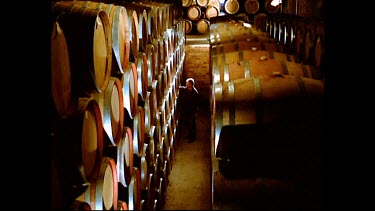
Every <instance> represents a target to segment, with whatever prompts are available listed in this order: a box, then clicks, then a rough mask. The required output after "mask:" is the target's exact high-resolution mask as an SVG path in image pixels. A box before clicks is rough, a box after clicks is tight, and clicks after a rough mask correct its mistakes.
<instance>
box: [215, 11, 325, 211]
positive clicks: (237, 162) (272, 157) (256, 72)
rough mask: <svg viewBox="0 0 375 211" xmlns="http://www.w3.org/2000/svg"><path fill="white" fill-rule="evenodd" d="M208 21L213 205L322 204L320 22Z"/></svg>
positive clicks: (275, 206)
mask: <svg viewBox="0 0 375 211" xmlns="http://www.w3.org/2000/svg"><path fill="white" fill-rule="evenodd" d="M261 21H262V23H263V24H264V26H263V27H262V29H263V30H262V29H260V28H258V27H256V26H259V25H260V24H259V23H254V24H250V23H247V22H245V21H243V20H241V19H236V18H228V19H226V20H223V19H220V20H219V19H218V21H215V20H212V21H211V26H210V38H209V39H210V48H211V49H210V54H211V70H212V92H211V94H212V100H211V102H210V108H211V110H210V111H211V120H212V126H211V155H212V156H211V161H212V166H211V167H212V171H211V172H212V175H211V176H212V177H211V178H212V179H211V181H212V204H213V209H215V210H216V209H250V210H259V209H261V210H265V209H266V210H283V209H285V210H306V209H308V210H321V209H322V206H323V201H322V194H323V188H322V184H323V165H322V161H323V145H324V143H323V134H322V130H323V121H322V120H323V108H324V107H323V105H324V102H323V100H324V90H325V89H324V68H323V67H324V65H323V61H324V54H323V53H324V45H323V38H324V30H323V29H324V27H323V25H324V24H322V23H320V22H319V23H317V22H314V21H310V20H306V19H302V18H297V17H294V16H288V17H287V16H286V15H279V14H275V15H267V17H265V19H263V20H261Z"/></svg>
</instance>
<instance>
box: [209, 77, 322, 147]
mask: <svg viewBox="0 0 375 211" xmlns="http://www.w3.org/2000/svg"><path fill="white" fill-rule="evenodd" d="M214 93H215V95H214V98H215V99H214V105H213V107H214V108H215V109H214V111H213V112H214V114H213V116H214V117H213V118H214V122H215V124H214V125H213V127H215V133H214V136H215V150H216V147H217V143H218V141H219V137H220V132H221V129H222V127H223V126H226V125H241V124H266V123H270V122H276V121H284V122H285V121H286V122H287V120H290V121H292V120H294V118H297V117H298V115H299V117H300V120H303V118H302V116H304V117H306V119H307V118H309V117H311V116H310V115H312V116H313V115H315V113H314V112H315V111H316V112H320V110H318V109H319V108H320V106H316V105H320V103H321V102H322V97H323V95H324V82H323V81H322V80H317V79H311V78H304V77H296V76H289V75H284V76H282V77H279V76H267V77H250V78H242V79H237V80H231V81H227V82H223V83H216V84H214ZM296 114H298V115H296ZM317 116H318V115H317ZM301 124H303V123H301ZM215 153H216V151H215Z"/></svg>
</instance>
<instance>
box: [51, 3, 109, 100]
mask: <svg viewBox="0 0 375 211" xmlns="http://www.w3.org/2000/svg"><path fill="white" fill-rule="evenodd" d="M52 13H53V15H54V17H57V16H58V18H57V19H56V20H57V21H58V22H59V26H60V27H61V28H62V30H63V32H64V35H65V38H66V43H67V48H68V51H69V61H70V62H69V64H70V70H71V81H72V93H73V94H74V95H76V96H79V97H85V96H86V95H87V93H92V92H102V91H105V89H106V88H107V86H108V83H109V78H110V76H111V66H112V30H111V29H110V23H109V19H108V16H107V14H106V12H105V11H103V10H97V9H94V8H88V7H83V6H79V5H76V4H64V3H59V2H56V3H55V4H54V5H53V7H52ZM58 70H60V69H58ZM53 71H54V70H53ZM58 80H61V78H59V79H58Z"/></svg>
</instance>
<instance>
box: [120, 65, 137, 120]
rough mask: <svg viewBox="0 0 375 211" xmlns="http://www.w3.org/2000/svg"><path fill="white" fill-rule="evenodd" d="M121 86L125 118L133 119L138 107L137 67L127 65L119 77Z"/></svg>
mask: <svg viewBox="0 0 375 211" xmlns="http://www.w3.org/2000/svg"><path fill="white" fill-rule="evenodd" d="M120 81H121V85H122V90H123V94H124V97H123V99H124V109H126V113H124V115H125V114H126V116H125V117H124V120H126V117H129V118H131V119H133V118H134V116H135V115H136V111H137V106H138V73H137V67H136V65H135V64H134V63H133V62H129V63H128V68H127V69H126V71H125V73H124V74H123V75H122V76H121V79H120Z"/></svg>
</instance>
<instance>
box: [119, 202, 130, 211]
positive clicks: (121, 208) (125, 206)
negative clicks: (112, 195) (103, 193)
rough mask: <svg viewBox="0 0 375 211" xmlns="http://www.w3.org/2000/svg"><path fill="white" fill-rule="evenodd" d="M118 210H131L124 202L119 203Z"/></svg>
mask: <svg viewBox="0 0 375 211" xmlns="http://www.w3.org/2000/svg"><path fill="white" fill-rule="evenodd" d="M117 208H118V210H129V209H128V204H127V203H126V202H125V201H123V200H118V201H117Z"/></svg>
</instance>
